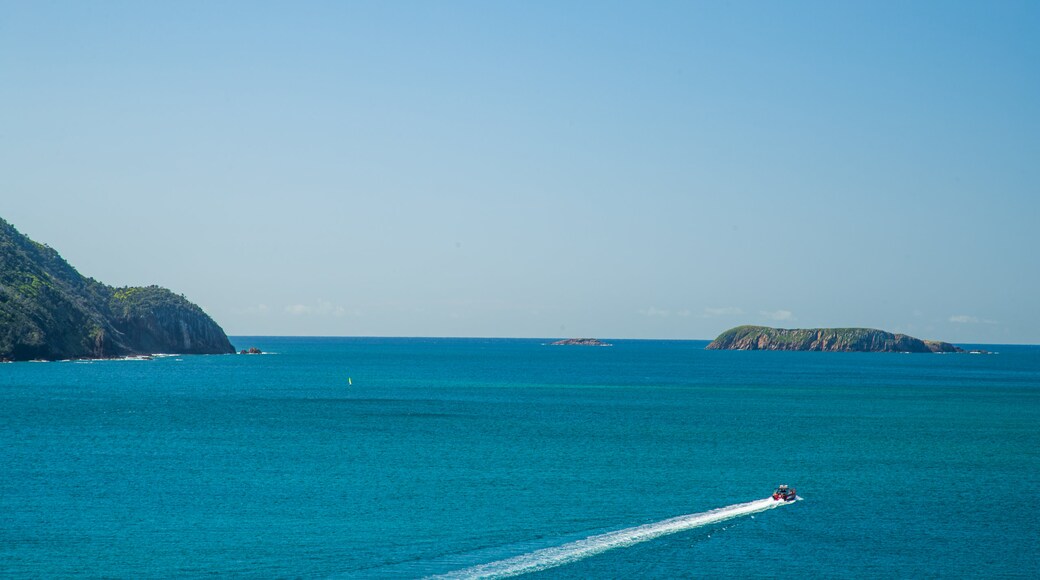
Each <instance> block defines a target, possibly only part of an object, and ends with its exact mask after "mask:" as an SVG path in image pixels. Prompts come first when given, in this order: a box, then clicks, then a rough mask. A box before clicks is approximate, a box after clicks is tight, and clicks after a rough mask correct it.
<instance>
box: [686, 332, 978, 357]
mask: <svg viewBox="0 0 1040 580" xmlns="http://www.w3.org/2000/svg"><path fill="white" fill-rule="evenodd" d="M707 348H708V349H709V350H808V351H829V352H964V349H961V348H959V347H956V346H954V345H952V344H950V343H948V342H940V341H937V340H921V339H919V338H914V337H912V336H907V335H905V334H893V333H891V332H885V331H883V330H876V329H873V328H770V327H767V326H738V327H736V328H731V329H729V330H727V331H725V332H723V333H722V334H720V335H719V336H718V338H716V339H715V340H714V341H713V342H712V343H711V344H709V345H708V346H707Z"/></svg>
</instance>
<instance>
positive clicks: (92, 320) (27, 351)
mask: <svg viewBox="0 0 1040 580" xmlns="http://www.w3.org/2000/svg"><path fill="white" fill-rule="evenodd" d="M158 352H168V353H184V354H221V353H230V352H234V349H233V348H232V346H231V343H230V341H228V338H227V335H225V334H224V331H223V330H222V329H221V328H220V326H218V325H217V323H216V322H214V321H213V319H212V318H210V317H209V316H208V315H206V313H205V312H203V311H202V309H201V308H199V307H198V306H196V305H195V304H192V303H191V302H189V301H188V300H187V299H185V298H184V297H183V296H178V295H176V294H174V293H173V292H170V291H169V290H166V289H165V288H159V287H158V286H148V287H144V288H112V287H111V286H107V285H105V284H102V283H100V282H98V281H96V280H94V279H92V278H86V277H84V276H82V275H80V273H79V272H77V271H76V269H75V268H73V267H72V266H70V265H69V264H68V262H66V261H65V260H64V259H62V257H61V256H60V255H59V254H58V252H56V251H54V250H53V249H51V248H50V247H48V246H45V245H43V244H39V243H37V242H34V241H32V240H30V239H29V238H27V237H26V236H24V235H22V234H21V233H19V232H18V230H16V229H15V228H14V227H13V226H11V225H10V224H9V223H7V222H6V221H4V220H3V219H0V360H32V359H44V360H55V359H65V358H87V357H116V356H127V355H136V354H152V353H158Z"/></svg>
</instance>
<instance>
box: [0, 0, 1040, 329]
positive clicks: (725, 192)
mask: <svg viewBox="0 0 1040 580" xmlns="http://www.w3.org/2000/svg"><path fill="white" fill-rule="evenodd" d="M1038 33H1040V5H1038V4H1035V3H1018V4H1015V3H1001V4H997V5H992V4H986V3H978V4H971V3H957V4H949V3H915V4H912V5H905V6H904V5H898V6H896V5H893V6H884V5H881V6H879V5H875V4H872V3H864V4H859V5H855V4H843V5H833V4H832V3H824V2H820V3H812V2H806V3H797V4H783V5H773V4H768V3H761V4H759V3H748V4H738V5H697V4H692V3H681V2H677V3H672V2H662V3H655V4H650V5H627V4H624V3H605V4H600V3H597V4H584V3H574V4H568V5H562V6H561V5H558V4H557V3H537V2H533V3H528V2H525V3H501V4H494V5H487V4H482V3H469V2H450V3H436V4H424V3H363V2H361V3H350V4H345V3H344V4H339V3H325V2H307V3H299V4H298V3H293V4H292V5H278V4H263V5H254V4H253V3H247V2H227V3H220V4H218V5H212V4H211V3H203V2H183V3H181V2H179V3H170V4H158V3H148V4H135V3H119V2H113V3H90V4H84V3H76V2H56V3H47V4H37V3H16V2H0V75H2V77H0V78H3V79H4V82H3V83H2V85H0V191H3V192H4V193H3V195H2V199H0V217H3V218H4V219H6V220H8V221H9V222H11V223H12V224H13V225H14V226H15V227H16V228H18V229H19V230H20V231H21V232H22V233H24V234H26V235H28V236H29V237H31V238H33V239H34V240H36V241H38V242H42V243H46V244H48V245H50V246H51V247H53V248H55V249H56V250H57V251H58V252H60V253H61V254H62V256H63V257H65V258H66V259H67V260H68V261H69V262H70V263H71V264H72V265H73V266H74V267H76V268H77V269H78V270H79V271H80V272H81V273H82V274H84V275H86V276H91V277H94V278H96V279H98V280H100V281H102V282H104V283H106V284H112V285H117V286H118V285H148V284H158V285H161V286H165V287H168V288H170V289H171V290H173V291H175V292H177V293H184V294H185V295H186V296H187V298H188V299H190V300H192V301H193V302H195V303H197V304H199V305H200V306H201V307H202V308H203V309H205V310H206V312H207V313H208V314H210V315H211V316H212V317H213V318H214V319H215V320H216V321H217V322H218V323H219V324H220V325H221V326H222V327H223V328H224V330H225V331H227V333H228V334H229V335H232V336H384V337H488V338H497V337H500V338H550V337H577V336H589V337H598V338H633V339H640V338H648V339H688V340H710V339H712V338H714V337H715V336H716V335H718V334H719V333H720V332H721V331H723V330H725V329H727V328H730V327H733V326H737V325H740V324H761V325H765V326H779V327H784V328H806V327H853V326H855V327H871V328H879V329H882V330H887V331H891V332H900V333H905V334H909V335H911V336H915V337H918V338H925V339H935V340H943V341H947V342H952V343H967V344H1037V343H1040V308H1038V307H1037V306H1036V296H1037V294H1038V291H1040V267H1038V266H1040V260H1038V259H1037V256H1036V248H1038V247H1040V233H1038V225H1040V172H1038V171H1037V170H1036V160H1037V159H1040V75H1038V74H1037V72H1036V63H1037V62H1040V34H1038Z"/></svg>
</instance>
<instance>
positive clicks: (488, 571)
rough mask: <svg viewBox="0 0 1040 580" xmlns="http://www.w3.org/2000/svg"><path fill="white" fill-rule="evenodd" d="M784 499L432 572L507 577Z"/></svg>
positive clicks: (760, 508)
mask: <svg viewBox="0 0 1040 580" xmlns="http://www.w3.org/2000/svg"><path fill="white" fill-rule="evenodd" d="M798 499H801V498H798ZM787 503H789V502H783V501H776V500H774V499H773V498H771V497H769V498H766V499H760V500H756V501H750V502H747V503H740V504H735V505H731V506H728V507H724V508H718V509H713V510H711V511H706V512H702V513H698V514H688V515H685V516H678V517H674V518H669V519H667V520H662V521H659V522H655V523H652V524H645V525H642V526H636V527H634V528H625V529H623V530H618V531H616V532H609V533H606V534H599V535H596V536H589V537H588V538H585V539H583V540H577V541H574V542H570V543H567V544H563V545H561V546H553V547H551V548H543V549H541V550H535V551H533V552H529V553H527V554H521V555H519V556H514V557H512V558H507V559H505V560H498V561H495V562H489V563H487V564H479V565H477V566H472V567H470V568H464V569H462V570H457V571H455V572H449V573H448V574H444V575H440V576H434V578H444V579H448V578H466V579H472V578H508V577H510V576H518V575H520V574H527V573H530V572H537V571H540V570H545V569H548V568H553V567H556V566H561V565H563V564H569V563H571V562H576V561H578V560H583V559H585V558H588V557H589V556H594V555H596V554H599V553H602V552H606V551H607V550H613V549H614V548H624V547H627V546H631V545H634V544H639V543H641V542H646V541H649V540H652V539H654V538H659V537H661V536H664V535H667V534H674V533H676V532H683V531H686V530H691V529H693V528H699V527H701V526H707V525H710V524H714V523H718V522H721V521H725V520H728V519H732V518H736V517H740V516H746V515H750V514H755V513H758V512H763V511H766V510H770V509H773V508H775V507H780V506H782V505H786V504H787Z"/></svg>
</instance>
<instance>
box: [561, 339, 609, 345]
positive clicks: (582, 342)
mask: <svg viewBox="0 0 1040 580" xmlns="http://www.w3.org/2000/svg"><path fill="white" fill-rule="evenodd" d="M552 346H613V345H612V344H610V343H608V342H603V341H602V340H599V339H596V338H567V339H564V340H557V341H556V342H554V343H552Z"/></svg>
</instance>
